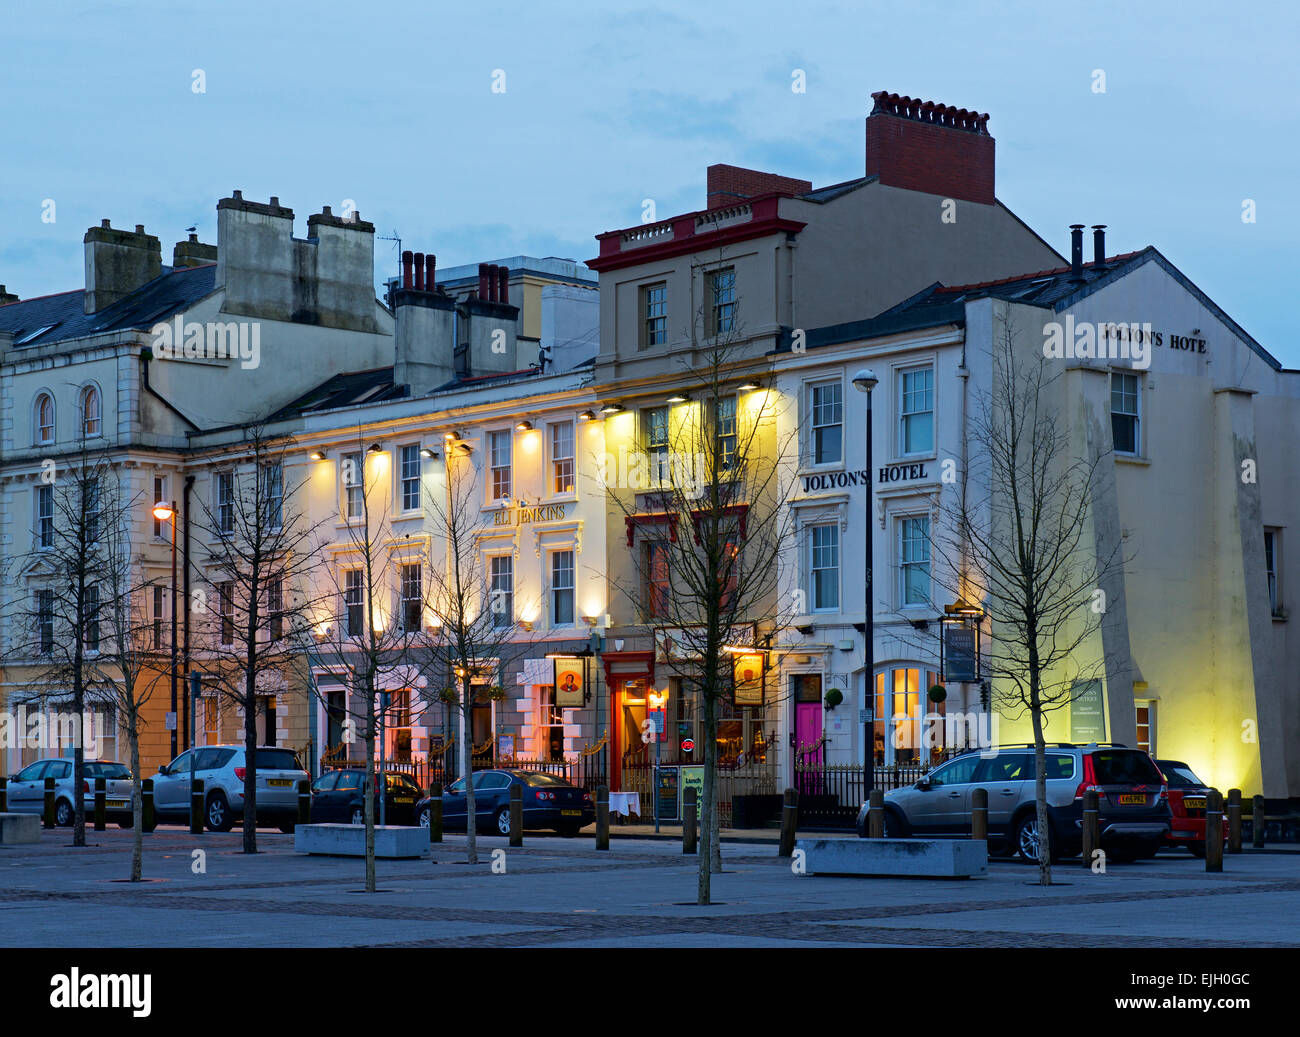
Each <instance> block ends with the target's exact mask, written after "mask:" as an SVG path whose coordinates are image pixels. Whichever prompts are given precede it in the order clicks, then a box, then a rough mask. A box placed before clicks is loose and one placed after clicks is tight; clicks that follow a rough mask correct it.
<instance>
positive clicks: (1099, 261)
mask: <svg viewBox="0 0 1300 1037" xmlns="http://www.w3.org/2000/svg"><path fill="white" fill-rule="evenodd" d="M1092 265H1093V266H1095V267H1096V268H1097V269H1098V270H1100V269H1102V268H1103V267H1105V265H1106V224H1104V223H1094V224H1093V225H1092Z"/></svg>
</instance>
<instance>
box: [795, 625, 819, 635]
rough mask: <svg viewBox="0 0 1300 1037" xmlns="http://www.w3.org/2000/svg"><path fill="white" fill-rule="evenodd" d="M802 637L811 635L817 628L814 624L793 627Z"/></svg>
mask: <svg viewBox="0 0 1300 1037" xmlns="http://www.w3.org/2000/svg"><path fill="white" fill-rule="evenodd" d="M795 629H796V630H797V631H799V633H801V634H803V636H804V637H812V635H813V632H814V631H815V630H816V629H817V628H816V627H815V626H806V627H795Z"/></svg>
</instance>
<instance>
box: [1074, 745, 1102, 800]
mask: <svg viewBox="0 0 1300 1037" xmlns="http://www.w3.org/2000/svg"><path fill="white" fill-rule="evenodd" d="M1089 789H1095V790H1096V792H1097V798H1098V799H1100V798H1101V796H1102V791H1101V787H1100V786H1099V785H1098V784H1097V771H1096V768H1094V767H1093V765H1092V756H1091V755H1089V754H1087V753H1085V754H1084V756H1083V781H1081V782H1079V787H1078V788H1077V789H1075V790H1074V798H1075V799H1083V794H1084V793H1085V792H1087V791H1088V790H1089Z"/></svg>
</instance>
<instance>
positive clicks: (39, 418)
mask: <svg viewBox="0 0 1300 1037" xmlns="http://www.w3.org/2000/svg"><path fill="white" fill-rule="evenodd" d="M35 415H36V442H37V443H53V442H54V397H53V396H51V395H50V394H49V393H47V392H43V393H41V394H40V395H39V396H37V397H36V410H35Z"/></svg>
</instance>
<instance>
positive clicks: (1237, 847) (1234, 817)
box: [1228, 789, 1241, 853]
mask: <svg viewBox="0 0 1300 1037" xmlns="http://www.w3.org/2000/svg"><path fill="white" fill-rule="evenodd" d="M1228 852H1229V853H1241V789H1228Z"/></svg>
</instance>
